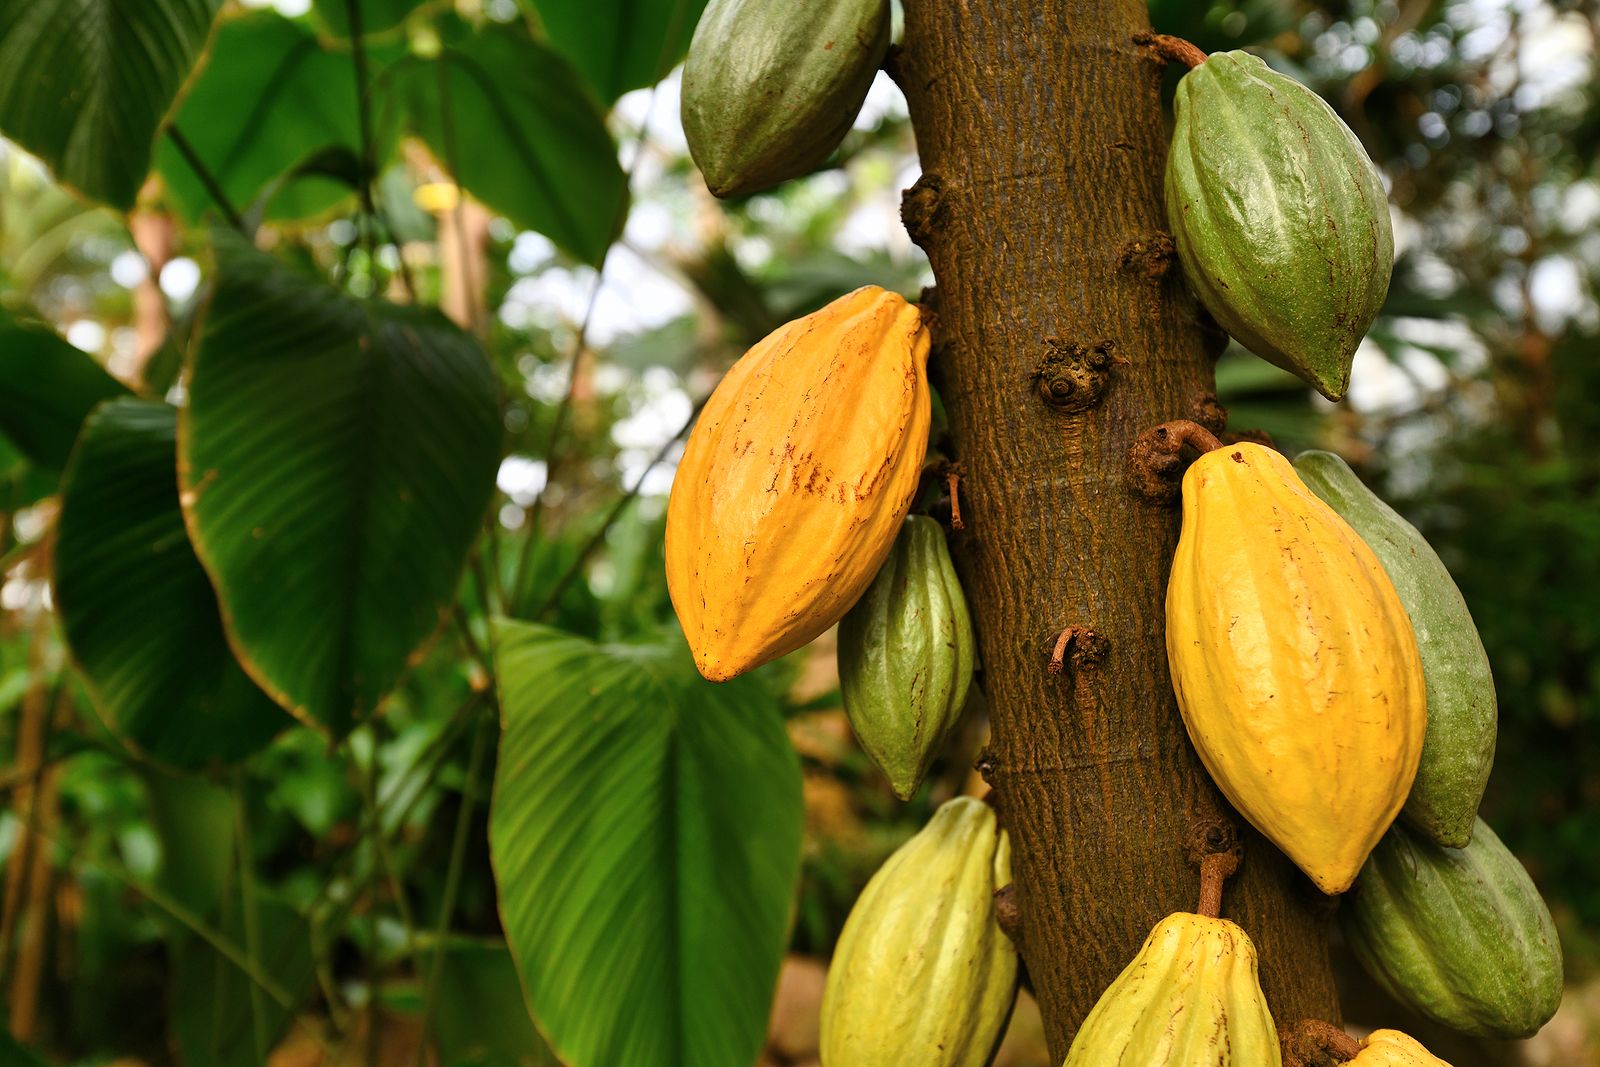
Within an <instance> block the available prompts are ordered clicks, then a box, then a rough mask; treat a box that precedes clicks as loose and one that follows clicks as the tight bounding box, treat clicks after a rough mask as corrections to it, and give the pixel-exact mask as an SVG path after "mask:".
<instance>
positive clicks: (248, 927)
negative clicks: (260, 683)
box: [233, 770, 267, 1063]
mask: <svg viewBox="0 0 1600 1067" xmlns="http://www.w3.org/2000/svg"><path fill="white" fill-rule="evenodd" d="M247 804H248V800H247V798H246V796H245V775H244V771H243V770H240V771H237V772H236V773H235V774H234V777H233V836H234V855H235V856H236V857H237V859H238V862H239V905H240V908H241V910H242V911H243V913H244V914H243V919H244V923H243V925H244V951H245V959H247V960H249V961H250V963H251V965H252V966H257V967H259V966H260V963H261V917H260V914H259V913H258V912H257V911H256V877H255V856H254V854H253V850H252V849H251V847H250V813H249V811H248V810H247ZM250 1033H251V1036H252V1037H253V1038H254V1040H255V1050H256V1059H257V1060H259V1061H260V1062H262V1063H265V1062H266V1059H267V1025H266V1015H265V1014H264V1012H263V1009H262V1006H261V989H260V988H259V987H258V986H255V985H252V986H251V987H250Z"/></svg>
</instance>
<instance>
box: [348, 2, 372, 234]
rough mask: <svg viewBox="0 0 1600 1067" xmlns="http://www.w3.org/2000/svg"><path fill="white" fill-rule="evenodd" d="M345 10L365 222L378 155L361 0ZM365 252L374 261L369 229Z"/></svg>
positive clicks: (370, 205)
mask: <svg viewBox="0 0 1600 1067" xmlns="http://www.w3.org/2000/svg"><path fill="white" fill-rule="evenodd" d="M344 7H345V11H346V13H347V15H348V18H349V22H350V59H351V62H352V64H353V66H354V67H355V76H356V122H357V124H358V128H359V130H360V136H361V188H360V189H359V190H358V192H359V193H360V196H361V210H362V211H363V212H364V213H365V214H366V216H367V221H368V225H369V227H370V225H371V224H372V223H373V222H375V221H376V219H377V216H378V211H377V208H376V207H375V206H374V205H373V201H372V180H373V171H374V170H376V169H377V157H376V155H375V153H374V151H373V147H372V116H371V114H370V113H369V110H368V106H367V105H368V99H367V46H366V44H365V43H364V42H363V41H362V39H361V38H362V27H361V0H345V5H344ZM366 237H367V255H368V256H369V257H371V258H372V259H373V261H374V262H376V257H375V256H374V255H373V249H372V234H371V230H370V229H368V230H367V232H366Z"/></svg>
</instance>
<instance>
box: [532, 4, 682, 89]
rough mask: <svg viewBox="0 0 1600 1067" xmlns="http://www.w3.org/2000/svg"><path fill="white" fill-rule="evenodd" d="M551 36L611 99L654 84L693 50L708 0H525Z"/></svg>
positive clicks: (590, 80)
mask: <svg viewBox="0 0 1600 1067" xmlns="http://www.w3.org/2000/svg"><path fill="white" fill-rule="evenodd" d="M523 2H524V3H530V5H531V6H532V7H533V8H534V10H536V11H537V12H538V13H539V20H540V22H542V23H543V24H544V29H545V32H546V33H548V34H549V35H550V41H551V43H552V44H554V45H555V46H556V47H557V48H559V49H561V52H562V54H563V55H565V56H566V57H567V58H568V59H570V60H572V65H573V66H575V67H577V68H578V70H579V72H580V73H582V74H583V76H584V79H585V80H586V81H588V83H589V85H590V86H591V87H592V88H593V89H594V91H595V93H596V95H598V96H599V98H600V102H601V103H603V104H610V103H611V102H612V101H613V100H615V99H616V98H617V97H619V96H621V95H622V94H623V93H625V92H627V91H628V90H629V89H639V88H643V87H644V86H646V85H654V84H655V83H656V82H658V81H660V80H661V79H662V78H664V77H666V75H667V73H668V72H669V71H671V70H672V68H673V67H675V66H677V65H678V61H679V60H681V59H682V58H683V55H684V53H685V52H687V51H688V50H689V38H691V37H693V36H694V27H695V24H696V23H697V22H699V21H700V13H701V12H702V11H704V10H705V6H706V0H523Z"/></svg>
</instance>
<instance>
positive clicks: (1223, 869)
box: [1194, 852, 1239, 919]
mask: <svg viewBox="0 0 1600 1067" xmlns="http://www.w3.org/2000/svg"><path fill="white" fill-rule="evenodd" d="M1238 869H1239V856H1238V853H1235V852H1211V853H1207V854H1206V855H1205V856H1204V857H1203V858H1202V859H1201V860H1200V903H1199V904H1197V905H1196V906H1195V909H1194V910H1195V914H1196V915H1204V916H1205V917H1206V918H1208V919H1215V918H1216V917H1217V916H1219V915H1221V914H1222V884H1223V883H1224V882H1226V881H1227V880H1228V877H1229V876H1230V875H1232V874H1233V872H1234V871H1236V870H1238Z"/></svg>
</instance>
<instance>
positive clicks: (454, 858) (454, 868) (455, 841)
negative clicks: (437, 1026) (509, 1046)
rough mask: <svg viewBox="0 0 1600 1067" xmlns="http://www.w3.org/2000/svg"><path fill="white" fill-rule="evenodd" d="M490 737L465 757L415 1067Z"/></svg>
mask: <svg viewBox="0 0 1600 1067" xmlns="http://www.w3.org/2000/svg"><path fill="white" fill-rule="evenodd" d="M491 733H493V731H492V730H490V729H488V728H487V727H485V726H484V725H482V724H479V726H478V729H477V732H476V733H475V734H474V735H473V738H472V754H471V755H470V756H468V757H467V780H466V782H465V783H464V784H463V785H462V788H461V807H460V809H459V810H458V811H457V812H456V826H455V833H454V834H453V835H452V837H451V839H450V865H449V867H448V868H447V869H446V871H445V876H444V897H443V898H442V899H441V900H440V901H439V921H438V922H437V923H435V924H434V935H433V959H432V960H431V961H430V966H429V971H428V984H427V987H426V991H425V992H424V994H423V998H422V1003H423V1008H422V1012H423V1014H422V1034H421V1036H420V1037H419V1039H418V1041H417V1059H416V1063H417V1067H422V1064H423V1063H425V1062H426V1056H427V1049H428V1035H429V1032H430V1031H431V1030H432V1028H433V1015H434V1007H435V1005H436V1003H437V1001H438V995H439V980H440V978H441V977H442V976H443V974H444V952H445V943H446V939H447V938H448V937H449V935H450V917H451V915H452V913H454V911H455V908H456V896H457V895H458V894H459V893H460V890H461V871H462V869H463V867H464V866H465V861H466V855H467V831H468V830H470V829H471V826H472V809H473V807H474V802H475V801H476V800H477V795H478V778H479V776H480V775H481V774H482V773H483V761H484V757H485V755H486V754H487V753H488V750H489V736H490V734H491Z"/></svg>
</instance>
